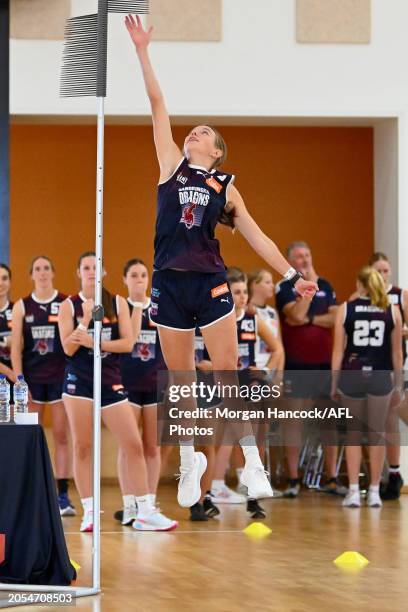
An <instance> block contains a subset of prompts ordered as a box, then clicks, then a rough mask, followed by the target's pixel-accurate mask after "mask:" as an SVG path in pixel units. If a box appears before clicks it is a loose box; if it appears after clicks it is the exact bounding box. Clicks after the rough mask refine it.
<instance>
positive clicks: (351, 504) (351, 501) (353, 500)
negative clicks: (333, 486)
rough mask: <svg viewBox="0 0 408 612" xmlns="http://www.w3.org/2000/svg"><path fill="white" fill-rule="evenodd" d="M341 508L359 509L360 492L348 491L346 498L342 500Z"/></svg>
mask: <svg viewBox="0 0 408 612" xmlns="http://www.w3.org/2000/svg"><path fill="white" fill-rule="evenodd" d="M343 506H344V507H345V508H360V506H361V498H360V490H357V491H349V492H348V493H347V495H346V497H345V498H344V499H343Z"/></svg>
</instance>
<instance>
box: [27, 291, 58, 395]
mask: <svg viewBox="0 0 408 612" xmlns="http://www.w3.org/2000/svg"><path fill="white" fill-rule="evenodd" d="M65 299H66V295H64V294H63V293H58V291H55V294H54V296H53V297H52V299H51V300H48V301H42V300H38V299H37V298H36V297H35V295H34V294H31V295H29V296H27V297H25V298H23V299H22V300H21V302H22V309H23V342H24V346H23V353H22V363H23V374H24V378H25V379H26V381H27V384H28V387H29V389H30V392H31V396H32V399H33V402H34V403H36V404H54V403H55V402H59V401H61V393H62V381H63V378H64V369H65V353H64V351H63V348H62V345H61V340H60V335H59V330H58V312H59V308H60V305H61V302H63V301H64V300H65Z"/></svg>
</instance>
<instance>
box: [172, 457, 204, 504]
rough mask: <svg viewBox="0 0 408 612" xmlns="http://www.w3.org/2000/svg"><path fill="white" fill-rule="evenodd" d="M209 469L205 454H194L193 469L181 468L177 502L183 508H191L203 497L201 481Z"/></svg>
mask: <svg viewBox="0 0 408 612" xmlns="http://www.w3.org/2000/svg"><path fill="white" fill-rule="evenodd" d="M206 468H207V459H206V457H205V455H204V453H194V466H193V467H192V468H191V469H188V468H185V467H183V466H180V480H179V484H178V492H177V501H178V503H179V504H180V506H181V507H182V508H191V506H194V504H196V503H197V502H198V501H199V499H200V497H201V487H200V480H201V476H202V475H203V474H204V472H205V470H206Z"/></svg>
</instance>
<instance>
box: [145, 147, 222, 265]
mask: <svg viewBox="0 0 408 612" xmlns="http://www.w3.org/2000/svg"><path fill="white" fill-rule="evenodd" d="M233 180H234V176H233V175H231V174H223V172H220V171H218V170H215V169H214V170H211V172H208V171H207V170H206V169H205V168H202V167H200V166H193V165H189V164H188V161H187V160H186V159H185V158H183V159H182V160H181V162H180V163H179V165H178V166H177V168H176V170H175V171H174V173H173V175H172V176H171V177H170V178H169V179H168V180H167V181H166V182H164V183H161V184H159V187H158V198H157V221H156V237H155V240H154V251H155V256H154V269H155V270H164V269H166V268H176V269H181V270H189V271H193V272H194V271H195V272H220V271H223V270H225V265H224V262H223V260H222V257H221V254H220V246H219V242H218V240H216V239H215V237H214V231H215V227H216V225H217V223H218V221H219V219H220V216H221V214H222V213H223V211H224V207H225V205H226V203H227V191H228V186H229V185H230V184H231V183H232V182H233Z"/></svg>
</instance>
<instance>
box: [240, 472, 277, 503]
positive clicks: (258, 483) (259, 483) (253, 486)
mask: <svg viewBox="0 0 408 612" xmlns="http://www.w3.org/2000/svg"><path fill="white" fill-rule="evenodd" d="M241 482H242V484H243V485H245V486H246V487H248V497H250V498H252V499H263V498H265V497H273V491H272V487H271V483H270V482H269V480H268V475H267V472H265V470H264V466H263V465H262V463H258V464H257V463H250V464H248V463H246V464H245V467H244V471H243V472H242V474H241Z"/></svg>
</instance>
